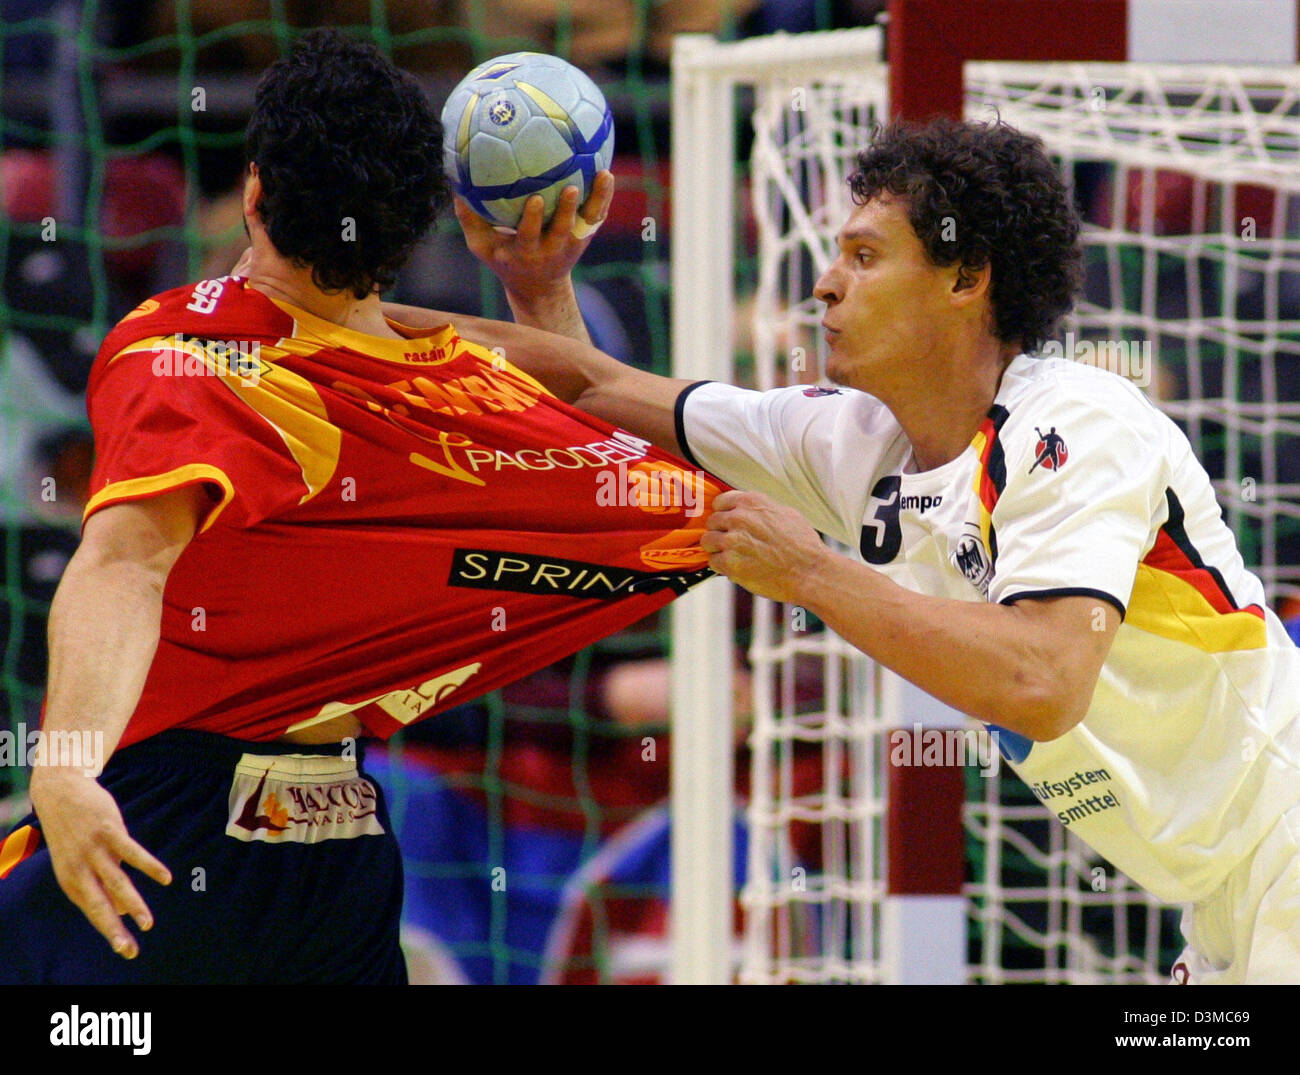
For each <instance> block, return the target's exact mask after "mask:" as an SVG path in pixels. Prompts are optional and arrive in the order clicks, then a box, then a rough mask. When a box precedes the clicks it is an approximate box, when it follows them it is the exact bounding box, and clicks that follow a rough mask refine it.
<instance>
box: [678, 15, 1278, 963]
mask: <svg viewBox="0 0 1300 1075" xmlns="http://www.w3.org/2000/svg"><path fill="white" fill-rule="evenodd" d="M877 35H878V31H877V30H875V29H871V30H860V31H845V32H838V33H830V34H819V35H807V36H806V37H804V38H802V39H800V40H798V41H797V42H796V41H795V40H794V39H783V38H779V37H778V38H771V39H766V40H764V41H759V40H753V41H748V42H744V43H742V44H739V45H713V46H711V47H710V48H707V49H706V48H704V47H703V46H691V47H690V50H689V51H687V50H686V49H681V50H679V55H680V56H681V57H682V58H683V59H685V60H687V61H689V62H688V66H689V74H685V73H684V74H683V76H682V77H683V79H684V80H685V79H686V78H687V77H689V79H691V80H694V84H695V92H696V93H697V94H698V95H699V96H700V97H701V98H705V97H708V96H709V95H710V94H712V95H713V96H715V97H717V96H721V97H723V98H725V99H727V100H729V101H731V103H732V106H733V109H734V111H733V113H732V115H731V117H730V118H731V122H732V124H733V125H734V128H735V130H736V131H737V132H738V138H739V142H738V144H737V146H736V147H735V148H733V146H732V144H731V142H730V141H729V139H728V137H719V136H717V132H713V135H712V136H709V133H708V130H707V128H706V127H701V128H700V131H701V132H703V133H704V135H705V138H706V140H702V141H699V142H698V143H697V144H694V145H690V144H683V143H681V142H679V143H678V144H677V145H675V147H674V152H675V154H678V155H680V154H681V153H682V152H683V151H684V152H686V153H694V154H703V155H710V154H712V155H714V156H717V155H719V154H730V155H731V156H730V159H728V160H727V161H726V165H727V167H728V169H730V168H731V166H732V165H733V164H734V165H735V167H736V169H737V174H738V175H739V177H740V180H739V181H738V183H737V186H736V190H735V193H736V195H737V199H738V201H737V204H738V205H740V206H742V207H743V206H745V205H748V206H750V207H751V208H752V219H753V227H752V229H750V230H748V231H745V232H743V233H740V234H738V235H737V236H735V243H736V244H737V251H736V253H737V258H736V263H737V265H738V269H737V271H736V273H735V274H734V279H732V280H731V281H730V282H729V283H725V284H724V286H725V287H726V288H727V289H728V290H727V294H726V296H714V297H710V298H708V299H707V300H706V299H702V298H701V297H700V296H698V295H693V296H692V297H691V300H690V301H692V302H696V303H702V302H705V301H707V302H709V303H710V304H713V305H715V306H716V308H718V309H735V310H736V311H737V315H736V318H735V325H736V328H735V339H734V341H733V344H734V346H733V347H732V348H724V349H719V348H717V347H716V346H715V347H712V348H711V353H712V356H713V358H712V365H709V366H706V365H705V363H706V357H705V356H698V358H697V356H694V355H691V354H689V353H687V354H680V353H679V354H676V355H675V360H676V361H677V362H679V363H680V364H681V368H682V370H683V372H684V374H685V375H689V376H711V377H714V378H716V379H720V380H731V381H735V382H737V383H744V384H749V385H751V386H752V387H756V388H770V387H774V386H778V385H785V384H790V383H795V382H815V381H817V380H818V378H819V376H820V370H821V360H822V357H823V354H822V348H823V345H822V343H821V342H820V340H819V335H820V334H819V333H818V332H817V325H818V322H819V321H820V318H821V316H822V313H821V310H822V308H821V304H820V303H817V302H815V301H814V300H813V299H812V298H811V291H812V283H813V281H814V280H815V279H816V277H817V275H818V274H819V272H820V271H821V270H822V269H823V268H824V267H825V265H826V264H828V262H829V260H830V259H831V257H832V256H833V249H834V241H833V240H834V235H835V232H836V230H837V229H838V228H839V226H840V225H841V224H842V223H843V220H844V219H845V217H846V216H847V214H848V212H849V210H850V208H851V204H850V201H849V198H848V191H847V187H846V184H845V178H846V176H847V175H848V173H849V172H850V171H851V170H852V166H853V158H854V155H855V153H856V152H857V150H859V149H860V148H862V147H863V146H864V145H865V144H867V142H869V141H870V139H871V137H872V132H873V129H874V127H875V125H876V124H877V123H878V122H880V121H881V120H882V119H884V118H885V117H886V116H887V113H888V109H887V100H886V96H887V69H886V67H885V65H884V64H883V63H881V62H879V60H878V59H877V58H878V57H879V56H880V54H881V50H880V40H879V37H878V36H877ZM966 85H967V98H966V108H967V113H968V115H969V116H971V117H972V118H987V117H990V116H992V115H994V114H995V113H996V114H1000V115H1001V116H1002V118H1003V119H1005V120H1006V121H1008V122H1009V123H1011V124H1013V125H1015V126H1017V127H1019V128H1021V129H1022V130H1025V131H1027V132H1031V133H1034V134H1037V135H1039V136H1040V137H1042V138H1043V140H1044V142H1045V144H1046V146H1047V148H1048V149H1049V151H1050V153H1051V154H1052V156H1053V157H1054V158H1055V159H1056V160H1057V161H1058V162H1059V164H1060V167H1061V169H1062V172H1063V174H1064V175H1065V177H1066V180H1067V182H1068V183H1069V184H1070V186H1071V188H1072V189H1073V191H1074V193H1075V196H1076V199H1077V201H1078V204H1079V206H1080V210H1081V212H1082V214H1083V216H1084V219H1085V231H1084V244H1085V251H1086V266H1087V281H1086V289H1085V294H1084V296H1083V299H1082V301H1081V302H1080V303H1079V306H1078V308H1077V310H1076V311H1075V313H1074V315H1073V316H1072V317H1071V318H1070V320H1069V321H1068V323H1067V325H1066V326H1065V331H1064V333H1063V335H1062V338H1061V339H1059V340H1057V341H1054V342H1053V344H1052V345H1051V346H1053V347H1055V348H1059V349H1060V353H1065V354H1067V355H1069V356H1071V357H1074V358H1076V359H1078V360H1081V361H1090V362H1095V363H1100V364H1103V365H1106V366H1107V367H1109V368H1111V369H1114V370H1115V372H1119V373H1121V374H1123V375H1126V376H1129V377H1131V378H1132V379H1133V380H1135V381H1136V382H1137V383H1138V384H1139V385H1140V386H1142V387H1143V388H1145V390H1146V391H1147V392H1148V393H1149V395H1150V396H1151V397H1152V398H1153V399H1154V400H1156V401H1157V402H1158V403H1159V404H1160V405H1161V406H1162V407H1164V408H1165V409H1166V411H1167V412H1168V413H1169V414H1170V415H1171V416H1172V417H1173V418H1174V419H1175V420H1176V421H1177V422H1178V423H1179V424H1180V425H1181V426H1182V428H1183V429H1184V430H1185V431H1186V433H1187V434H1188V436H1189V437H1190V438H1191V441H1192V444H1193V446H1194V447H1195V449H1196V451H1197V454H1198V456H1199V458H1200V459H1201V460H1202V462H1203V463H1204V464H1205V466H1206V467H1207V469H1208V470H1209V472H1210V474H1211V477H1212V478H1213V479H1214V482H1215V487H1216V490H1217V492H1218V494H1219V496H1220V498H1221V501H1222V505H1223V509H1224V512H1225V516H1226V518H1227V520H1228V522H1229V525H1230V526H1231V527H1232V529H1233V531H1234V532H1235V534H1236V535H1237V538H1238V542H1239V545H1240V547H1241V548H1242V551H1243V554H1244V555H1245V557H1246V559H1247V563H1248V564H1249V565H1250V566H1252V568H1253V569H1254V570H1256V571H1257V572H1258V573H1259V574H1260V576H1261V577H1262V579H1263V581H1264V583H1265V585H1266V587H1267V589H1268V594H1269V598H1270V600H1271V601H1273V602H1274V605H1275V607H1278V608H1281V607H1282V605H1283V604H1284V603H1285V602H1286V601H1288V600H1295V599H1296V598H1297V597H1300V567H1297V566H1296V565H1297V564H1300V444H1298V443H1297V439H1298V438H1300V403H1296V402H1294V401H1295V400H1297V399H1300V169H1297V168H1296V167H1295V165H1296V158H1297V154H1298V153H1300V104H1298V103H1297V93H1298V92H1300V71H1298V70H1297V69H1296V68H1292V67H1279V68H1269V69H1261V70H1242V69H1240V68H1238V69H1233V70H1229V69H1226V68H1219V67H1201V66H1191V65H1179V66H1171V67H1162V66H1151V65H1134V64H1097V65H1080V64H1068V65H1067V64H994V63H971V64H968V65H967V68H966ZM710 87H711V88H710ZM724 195H725V196H724V198H723V200H724V201H725V200H726V199H728V198H730V197H731V192H730V190H727V191H725V192H724ZM711 211H712V212H715V213H717V212H719V211H720V206H719V205H718V204H717V202H716V201H715V202H714V204H713V205H712V206H711ZM751 236H752V237H751ZM716 239H717V236H716V235H715V236H710V235H709V234H708V232H707V229H705V228H704V227H702V226H701V227H700V228H698V229H695V230H687V229H686V228H684V227H682V228H678V229H677V230H676V232H675V234H674V241H675V243H676V244H677V246H676V248H675V250H674V256H675V258H681V259H682V260H683V261H691V260H693V259H696V258H703V257H707V256H708V255H707V254H706V253H705V252H704V251H703V250H702V249H701V246H700V244H702V243H707V242H714V241H716ZM675 316H680V315H679V314H677V315H675ZM719 356H721V357H719ZM807 620H808V618H807V617H806V616H805V615H804V613H803V610H801V609H796V608H789V607H785V608H783V607H777V606H773V605H771V604H770V603H768V602H765V601H757V602H756V603H755V608H754V610H753V614H752V623H753V631H752V644H751V647H750V651H749V659H750V670H751V675H752V681H753V705H752V727H751V728H750V732H749V743H750V747H751V755H752V757H751V771H750V774H749V781H748V782H749V785H750V794H749V798H748V807H747V823H748V833H749V836H748V871H747V879H746V883H745V885H744V887H743V891H742V893H741V901H742V904H743V907H744V909H745V940H744V946H743V955H742V959H741V966H740V970H739V976H740V979H741V980H743V981H751V982H792V981H793V982H804V981H807V982H831V981H851V982H873V981H897V980H900V977H901V975H902V971H901V968H900V960H905V959H906V958H907V953H906V952H905V951H904V952H901V953H900V951H899V943H898V938H897V937H894V936H891V929H892V927H891V924H890V922H891V919H890V917H889V915H888V913H887V906H888V903H889V899H890V897H889V896H888V895H887V893H886V883H885V879H886V876H887V869H888V863H887V861H886V858H887V855H886V848H885V840H884V830H885V818H886V816H887V809H888V801H887V800H888V796H887V794H886V788H887V784H888V779H887V778H888V763H889V743H890V734H891V731H892V730H895V729H898V728H905V727H909V726H911V724H912V722H913V721H914V720H920V719H923V718H922V717H921V716H919V715H918V714H919V713H920V712H921V710H924V711H925V712H926V713H927V714H928V713H930V712H931V711H932V708H933V707H932V706H928V705H922V706H921V707H920V708H919V709H918V707H917V696H916V694H915V693H910V692H911V688H907V689H906V690H905V689H904V685H902V684H900V683H899V681H897V680H896V679H895V678H894V677H893V676H892V675H891V674H889V673H887V672H884V671H883V670H881V669H879V668H877V667H875V666H873V665H872V664H871V662H869V661H868V660H867V659H866V658H865V657H863V656H862V655H860V654H858V653H857V652H856V651H854V650H852V649H851V647H848V646H847V645H846V644H845V643H843V642H842V641H841V640H840V639H838V638H836V637H835V636H834V635H832V634H831V633H829V632H827V631H824V630H821V629H820V628H819V626H818V625H817V624H816V623H815V622H807ZM679 644H680V639H679ZM697 644H699V645H704V644H705V640H704V639H703V638H700V639H698V640H697ZM927 701H928V700H927ZM701 716H703V714H701ZM967 727H970V728H974V725H973V724H968V725H967ZM965 786H966V804H965V809H964V824H965V830H966V884H965V887H964V896H965V906H966V915H967V928H966V931H965V935H964V936H962V935H959V936H958V937H957V938H956V939H955V941H953V942H952V943H954V944H955V945H957V946H958V948H959V949H960V950H959V951H958V952H957V953H956V956H957V958H958V959H959V961H960V963H961V964H963V965H964V967H965V972H964V977H965V979H966V980H967V981H971V982H1013V981H1022V982H1080V983H1081V982H1094V981H1122V982H1144V981H1152V982H1154V981H1163V980H1166V979H1167V975H1168V971H1169V966H1170V964H1171V963H1172V961H1173V959H1174V957H1175V956H1176V955H1177V952H1178V950H1179V948H1180V946H1181V940H1180V938H1179V936H1178V932H1177V915H1178V912H1177V910H1176V909H1173V908H1163V907H1161V906H1159V905H1158V904H1157V903H1155V902H1154V901H1153V900H1152V899H1151V898H1150V897H1148V896H1147V895H1146V894H1145V893H1143V892H1142V891H1140V890H1138V889H1137V888H1136V887H1135V886H1133V885H1132V884H1131V883H1130V882H1129V881H1128V880H1127V879H1126V878H1124V877H1123V876H1120V875H1118V874H1117V872H1116V871H1115V870H1113V869H1112V868H1111V867H1110V865H1109V864H1108V863H1106V862H1104V861H1103V860H1101V859H1099V858H1098V857H1097V856H1096V855H1095V854H1094V853H1093V852H1092V851H1091V850H1090V849H1088V848H1087V847H1086V846H1085V845H1083V844H1082V843H1080V842H1079V841H1078V840H1077V839H1075V838H1074V837H1073V836H1071V835H1070V834H1069V833H1068V832H1067V831H1066V830H1065V829H1064V828H1063V827H1062V826H1060V825H1059V824H1057V823H1056V822H1055V820H1054V819H1053V818H1052V817H1051V816H1050V815H1049V814H1048V813H1047V812H1046V811H1045V810H1044V809H1043V808H1042V806H1041V805H1039V804H1038V802H1037V801H1036V800H1035V799H1034V797H1033V796H1032V795H1031V794H1030V793H1029V792H1028V790H1027V789H1026V788H1025V787H1024V786H1023V784H1021V782H1020V781H1019V780H1018V778H1016V777H1015V776H1014V774H1012V773H1010V771H1009V770H1006V771H1004V772H1002V773H997V774H994V773H991V772H989V771H988V770H987V767H986V769H985V771H983V772H981V771H979V770H978V769H977V768H975V767H973V766H972V767H968V768H967V770H966V779H965Z"/></svg>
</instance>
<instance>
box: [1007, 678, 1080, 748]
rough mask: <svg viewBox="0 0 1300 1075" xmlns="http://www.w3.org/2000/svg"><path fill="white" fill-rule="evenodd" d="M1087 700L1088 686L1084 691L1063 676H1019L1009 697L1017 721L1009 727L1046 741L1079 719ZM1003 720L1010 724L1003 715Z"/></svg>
mask: <svg viewBox="0 0 1300 1075" xmlns="http://www.w3.org/2000/svg"><path fill="white" fill-rule="evenodd" d="M1091 700H1092V691H1091V690H1088V691H1084V690H1083V689H1082V687H1081V686H1080V685H1079V684H1076V683H1074V682H1072V681H1071V680H1070V679H1069V677H1066V676H1060V677H1052V676H1039V677H1034V678H1032V679H1025V680H1022V681H1021V682H1020V683H1019V684H1018V685H1017V689H1016V691H1015V692H1014V698H1013V699H1012V700H1011V706H1010V709H1011V711H1012V712H1014V713H1015V714H1016V717H1017V720H1016V721H1015V722H1014V723H1015V724H1016V725H1018V727H1014V728H1013V729H1012V730H1014V731H1019V732H1020V734H1022V735H1024V736H1025V737H1027V738H1029V739H1032V740H1033V741H1034V742H1036V743H1050V742H1051V741H1052V740H1053V739H1059V738H1061V736H1063V735H1065V733H1066V732H1068V731H1069V730H1070V729H1071V728H1073V727H1074V726H1075V725H1077V724H1078V723H1079V722H1080V721H1082V720H1083V718H1084V717H1085V716H1086V715H1087V713H1088V706H1089V704H1090V703H1091ZM1003 723H1005V724H1006V725H1007V726H1011V723H1012V722H1009V721H1005V719H1004V721H1003Z"/></svg>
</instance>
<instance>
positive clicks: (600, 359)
mask: <svg viewBox="0 0 1300 1075" xmlns="http://www.w3.org/2000/svg"><path fill="white" fill-rule="evenodd" d="M384 315H385V316H386V317H389V318H391V319H392V320H394V321H396V322H398V323H399V324H402V325H406V326H409V327H410V328H413V329H420V330H424V329H432V328H437V327H439V326H442V325H445V324H447V323H448V322H451V323H452V324H454V325H455V326H456V331H457V332H459V333H460V335H461V336H462V337H463V338H464V339H466V340H468V341H469V342H470V343H476V344H478V345H480V346H482V347H486V348H488V349H490V350H493V351H495V352H497V353H498V354H500V355H501V357H502V358H503V359H505V361H507V362H509V363H510V364H511V365H512V366H516V367H517V368H519V369H521V370H523V371H524V372H525V373H526V374H528V375H529V376H530V377H533V378H535V379H536V380H538V381H540V382H541V384H542V385H544V386H545V388H546V390H547V391H548V392H550V393H551V394H552V395H554V396H555V397H556V398H558V399H562V400H564V401H565V402H566V403H572V404H573V405H574V406H576V407H578V408H579V409H580V410H583V411H586V412H587V413H588V414H591V415H595V416H596V417H597V418H602V419H604V420H605V421H606V422H609V423H610V424H611V425H616V426H619V427H620V428H622V429H626V430H628V431H629V432H631V433H635V434H636V435H637V436H638V437H643V438H645V439H646V440H648V441H650V442H651V443H652V444H655V445H657V446H658V447H660V448H663V449H664V450H665V451H669V452H672V453H673V454H675V455H681V454H682V449H681V445H679V444H678V443H677V428H676V422H675V419H674V409H675V407H676V405H677V397H678V396H679V395H680V394H681V391H682V389H684V388H686V387H687V386H688V385H690V384H691V383H692V382H690V381H682V380H676V379H674V378H671V377H659V376H656V375H655V374H653V373H646V372H645V371H644V370H638V369H636V368H635V367H633V366H628V365H626V364H625V363H622V362H620V361H618V359H616V358H611V357H610V356H609V355H607V354H605V353H604V352H603V351H599V350H597V349H596V348H595V347H592V346H591V345H590V344H584V343H580V342H579V341H577V340H575V339H572V338H570V337H564V336H558V335H556V334H555V333H552V332H547V331H544V330H542V329H539V328H534V327H532V326H529V325H521V324H516V323H514V322H511V321H492V320H489V319H488V318H484V317H468V316H461V315H459V314H451V313H447V312H444V311H438V310H426V309H423V308H421V307H418V306H401V305H398V304H396V303H384Z"/></svg>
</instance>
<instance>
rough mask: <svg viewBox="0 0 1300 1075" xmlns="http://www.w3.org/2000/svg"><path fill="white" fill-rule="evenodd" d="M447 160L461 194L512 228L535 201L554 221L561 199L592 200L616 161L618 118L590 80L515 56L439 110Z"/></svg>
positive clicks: (549, 61)
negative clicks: (565, 194)
mask: <svg viewBox="0 0 1300 1075" xmlns="http://www.w3.org/2000/svg"><path fill="white" fill-rule="evenodd" d="M442 128H443V134H442V157H443V166H444V168H445V169H446V171H447V176H448V178H449V179H450V180H451V182H452V186H453V187H454V188H455V190H456V193H457V194H459V195H460V196H461V197H462V198H464V199H465V200H466V201H467V202H468V203H469V204H470V206H471V207H472V208H473V210H474V212H476V213H478V214H479V216H482V217H486V218H487V219H488V220H490V221H492V223H493V224H498V225H501V226H503V227H508V228H513V227H516V226H518V224H519V218H520V217H521V216H523V212H524V203H525V202H527V201H528V199H529V198H530V197H531V196H532V195H534V194H540V195H541V196H542V198H543V199H544V201H545V206H546V212H545V218H546V219H547V220H550V219H551V214H552V213H554V212H555V205H556V203H557V202H558V201H559V198H560V192H561V191H563V190H564V188H565V187H569V186H576V187H577V188H578V190H579V194H580V197H579V199H578V204H579V205H581V204H582V203H583V202H584V201H586V200H587V195H588V194H590V193H591V187H592V182H593V181H594V180H595V177H596V173H597V172H599V171H601V170H602V169H604V168H608V167H609V164H610V161H611V160H613V157H614V117H613V115H612V114H611V112H610V110H609V105H607V104H606V103H605V97H604V95H603V94H602V93H601V92H600V90H599V89H598V88H597V87H596V84H595V83H594V82H592V81H591V79H589V78H588V77H587V76H586V75H584V74H583V73H582V72H581V71H579V70H578V69H577V68H576V67H574V66H573V65H572V64H571V63H566V62H565V61H564V60H561V59H560V58H559V57H558V56H547V55H545V54H544V53H540V52H512V53H510V54H508V55H506V56H498V57H496V59H493V60H488V61H487V62H486V63H481V64H479V65H478V66H477V67H476V68H474V70H473V71H471V72H470V73H469V74H468V75H466V76H465V77H464V79H462V80H461V82H460V84H459V85H458V86H457V87H456V88H455V89H454V90H452V91H451V96H450V97H448V98H447V103H446V104H445V105H444V106H443V109H442Z"/></svg>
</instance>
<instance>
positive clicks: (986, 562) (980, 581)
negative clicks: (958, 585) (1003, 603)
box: [950, 533, 993, 597]
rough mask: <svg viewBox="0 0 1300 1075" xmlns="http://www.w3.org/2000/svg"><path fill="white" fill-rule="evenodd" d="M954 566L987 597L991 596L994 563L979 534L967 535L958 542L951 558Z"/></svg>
mask: <svg viewBox="0 0 1300 1075" xmlns="http://www.w3.org/2000/svg"><path fill="white" fill-rule="evenodd" d="M950 559H951V560H952V564H953V566H954V567H956V568H957V570H958V571H960V572H961V573H962V574H963V575H964V576H965V577H966V581H967V582H969V583H970V584H971V585H972V586H974V587H975V588H976V589H977V590H979V592H980V593H982V594H983V595H984V596H985V597H988V595H989V581H990V580H991V579H992V578H993V562H992V561H991V560H990V559H989V554H988V553H987V552H986V551H985V550H984V542H983V541H981V540H980V538H979V535H978V533H966V534H963V535H962V536H961V540H959V541H958V542H957V548H956V549H954V550H953V552H952V556H951V557H950Z"/></svg>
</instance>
